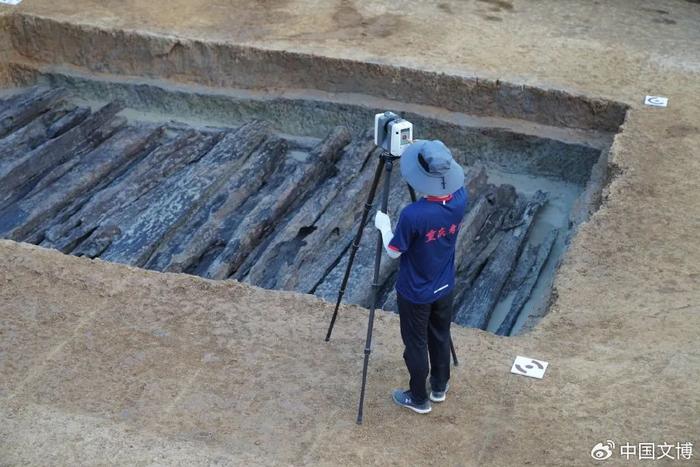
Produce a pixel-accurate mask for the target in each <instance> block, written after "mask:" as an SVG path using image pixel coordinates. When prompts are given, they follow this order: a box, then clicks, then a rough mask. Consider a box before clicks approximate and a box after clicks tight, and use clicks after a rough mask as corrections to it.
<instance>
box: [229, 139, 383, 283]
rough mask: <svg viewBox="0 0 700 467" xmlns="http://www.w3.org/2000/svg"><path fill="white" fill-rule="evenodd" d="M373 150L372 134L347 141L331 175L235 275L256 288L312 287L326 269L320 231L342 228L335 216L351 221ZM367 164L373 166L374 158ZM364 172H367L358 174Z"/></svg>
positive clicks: (365, 180)
mask: <svg viewBox="0 0 700 467" xmlns="http://www.w3.org/2000/svg"><path fill="white" fill-rule="evenodd" d="M374 150H375V146H374V142H373V141H372V139H371V135H363V137H360V138H357V139H356V140H355V141H353V142H352V143H351V144H349V145H348V146H347V147H346V148H345V149H344V150H343V155H342V156H341V158H340V160H339V161H338V163H337V164H336V174H335V175H334V176H331V177H329V178H328V179H327V180H325V181H324V182H323V185H321V186H320V187H319V188H318V190H316V191H315V192H314V193H312V194H311V196H309V198H308V199H307V200H306V202H305V203H304V204H303V205H302V206H301V207H300V208H299V209H298V210H296V211H295V212H294V213H293V214H292V215H291V216H289V217H290V218H289V219H288V220H286V221H285V222H284V223H283V225H282V226H281V227H280V228H278V229H277V230H276V231H275V234H274V235H273V236H272V239H271V240H270V241H269V242H268V243H266V244H262V245H261V246H260V247H258V249H256V250H255V251H254V252H253V253H251V255H250V256H249V260H250V262H249V263H250V264H249V266H248V265H246V264H245V263H244V264H243V265H242V266H241V268H240V269H239V271H240V272H241V274H236V275H235V276H234V277H235V278H236V279H238V280H244V281H246V282H248V283H251V284H254V285H257V286H260V287H266V288H270V289H278V288H285V289H287V290H294V285H296V284H298V281H299V280H300V279H301V280H305V281H307V282H310V283H311V285H308V286H302V287H304V288H305V289H306V290H305V292H308V291H309V290H311V288H312V287H313V286H314V285H316V284H317V283H318V282H319V281H320V280H321V279H322V277H323V276H322V274H323V272H324V271H325V267H324V265H323V261H324V260H323V258H327V256H326V255H327V254H328V249H327V247H326V246H325V245H324V242H323V241H322V238H323V236H324V234H326V235H328V234H330V233H331V231H333V230H334V229H338V232H340V229H341V228H343V227H341V226H340V222H339V220H340V218H350V222H349V223H348V225H352V223H353V219H354V214H355V212H356V210H357V209H358V207H361V204H360V203H361V202H362V201H361V200H360V197H361V196H362V195H364V194H365V193H364V192H365V190H366V189H367V188H368V184H369V183H368V180H367V179H368V178H370V177H371V175H372V174H371V172H372V170H371V169H368V170H364V169H366V168H367V165H368V164H367V162H368V158H370V155H371V154H372V153H373V151H374ZM369 162H370V163H369V165H373V163H374V162H376V161H375V160H374V159H370V161H369ZM363 173H364V174H368V175H369V176H365V177H363V176H362V175H363ZM358 178H360V179H362V180H359V181H358ZM346 228H347V226H346V227H345V228H344V229H346ZM317 260H318V261H317ZM246 262H248V261H246ZM317 262H318V264H316V263H317ZM304 265H306V267H304ZM314 265H316V266H314ZM302 269H303V271H302ZM241 270H242V271H241ZM302 276H303V278H302Z"/></svg>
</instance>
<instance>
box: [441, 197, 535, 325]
mask: <svg viewBox="0 0 700 467" xmlns="http://www.w3.org/2000/svg"><path fill="white" fill-rule="evenodd" d="M545 202H546V195H545V194H544V193H543V192H540V191H538V192H537V193H536V194H535V195H534V197H533V198H532V199H531V200H530V201H529V202H528V203H527V204H526V205H525V209H524V212H523V214H522V215H521V216H520V217H519V219H518V221H517V222H516V223H515V224H513V225H514V227H513V228H511V229H510V230H508V231H507V232H506V234H505V237H504V238H503V240H501V241H500V242H499V245H498V248H497V249H496V251H495V252H494V254H493V255H492V256H491V257H490V258H489V260H488V262H487V263H486V266H484V269H483V270H482V271H481V272H480V274H479V276H478V277H477V278H476V280H475V281H474V284H473V285H472V287H471V289H470V290H469V291H468V293H467V295H466V298H465V300H464V302H463V303H462V304H461V305H460V306H459V308H458V309H457V312H456V316H455V321H456V322H457V323H458V324H462V325H464V326H468V327H475V328H479V329H485V328H486V325H487V324H488V321H489V318H490V316H491V312H492V311H493V307H494V306H495V304H496V301H497V300H498V297H499V296H500V293H501V290H502V288H503V285H504V284H505V282H506V280H507V279H508V277H509V276H510V274H511V271H512V269H513V266H514V264H515V260H516V259H517V257H518V255H519V253H520V247H521V245H522V244H523V242H524V240H525V238H526V237H527V235H528V233H529V230H530V226H531V224H532V221H533V219H534V217H535V215H536V214H537V212H538V211H539V209H540V208H541V207H542V205H543V204H544V203H545Z"/></svg>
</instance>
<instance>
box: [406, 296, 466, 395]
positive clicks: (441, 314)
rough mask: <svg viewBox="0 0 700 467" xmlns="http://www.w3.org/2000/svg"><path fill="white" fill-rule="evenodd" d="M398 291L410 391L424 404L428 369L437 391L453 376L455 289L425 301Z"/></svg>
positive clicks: (433, 386) (441, 389) (432, 385)
mask: <svg viewBox="0 0 700 467" xmlns="http://www.w3.org/2000/svg"><path fill="white" fill-rule="evenodd" d="M396 295H397V301H398V304H399V316H400V318H401V339H403V344H404V346H406V348H405V350H404V352H403V359H404V361H405V362H406V367H407V368H408V373H409V374H410V375H411V380H410V388H411V395H412V396H413V399H414V402H416V403H418V404H421V403H423V402H425V400H426V399H427V398H428V392H427V389H426V387H425V381H426V379H427V378H428V371H430V386H431V388H432V389H433V390H434V391H444V390H445V387H446V386H447V381H448V380H449V379H450V323H451V322H452V301H453V299H454V292H450V293H449V294H448V295H446V296H444V297H443V298H441V299H439V300H437V301H435V302H433V303H426V304H423V305H419V304H416V303H412V302H410V301H408V300H407V299H406V298H405V297H403V296H402V295H401V294H400V293H397V294H396ZM428 358H430V362H428Z"/></svg>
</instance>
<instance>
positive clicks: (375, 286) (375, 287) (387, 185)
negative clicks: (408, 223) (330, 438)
mask: <svg viewBox="0 0 700 467" xmlns="http://www.w3.org/2000/svg"><path fill="white" fill-rule="evenodd" d="M393 165H394V163H393V161H392V160H391V159H388V160H387V161H386V166H385V167H386V177H385V178H384V192H383V193H382V207H381V210H382V212H387V207H388V205H389V190H390V189H391V169H392V167H393ZM383 249H384V245H383V243H382V233H381V232H379V231H377V250H376V254H375V256H374V278H373V279H372V308H370V309H369V320H368V322H367V340H366V341H365V361H364V363H363V366H362V388H361V389H360V404H359V407H358V409H357V424H358V425H361V424H362V412H363V409H364V405H365V387H366V386H367V367H368V365H369V354H370V353H371V352H372V330H373V328H374V312H375V310H376V308H377V302H378V301H379V288H380V286H381V284H380V283H379V267H380V266H381V262H382V250H383Z"/></svg>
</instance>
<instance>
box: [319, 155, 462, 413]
mask: <svg viewBox="0 0 700 467" xmlns="http://www.w3.org/2000/svg"><path fill="white" fill-rule="evenodd" d="M396 159H399V157H398V156H394V155H392V154H391V153H389V152H387V151H383V152H382V154H381V155H380V156H379V164H378V165H377V170H376V172H375V173H374V180H373V181H372V186H371V188H370V190H369V194H368V195H367V202H366V203H365V207H364V210H363V211H362V218H361V219H360V225H359V226H358V228H357V234H356V235H355V240H354V241H353V243H352V249H351V250H350V257H349V258H348V265H347V267H346V269H345V275H344V276H343V281H342V283H341V284H340V290H339V291H338V299H337V300H336V302H335V309H334V310H333V316H332V317H331V322H330V325H329V326H328V332H327V333H326V342H328V341H329V340H330V338H331V333H332V332H333V326H334V325H335V320H336V318H337V317H338V309H339V307H340V302H341V300H342V299H343V295H344V294H345V287H346V286H347V284H348V279H349V278H350V271H351V270H352V263H353V262H354V261H355V254H356V253H357V250H358V248H359V247H360V241H361V240H362V232H363V231H364V229H365V224H366V223H367V218H368V217H369V212H370V210H371V209H372V206H373V203H374V196H375V194H376V192H377V187H378V186H379V180H380V179H381V177H382V172H385V177H384V187H383V192H382V200H381V201H382V204H381V211H382V212H384V213H386V212H387V211H388V205H389V192H390V191H391V172H392V170H393V168H394V161H395V160H396ZM406 185H407V186H408V191H409V193H410V195H411V201H415V200H416V192H415V190H414V189H413V187H412V186H411V185H408V184H406ZM383 249H384V245H383V243H382V234H381V232H379V231H377V247H376V253H375V257H374V278H373V279H372V307H371V308H370V309H369V320H368V323H367V339H366V341H365V360H364V364H363V367H362V388H361V389H360V403H359V406H358V409H357V424H358V425H360V424H362V415H363V408H364V402H365V387H366V385H367V367H368V365H369V354H370V353H371V352H372V331H373V329H374V313H375V310H376V309H377V305H378V303H377V302H378V301H379V292H380V287H381V284H380V283H379V269H380V266H381V261H382V250H383ZM450 351H451V352H452V360H453V362H454V365H455V366H457V365H459V362H458V361H457V352H456V351H455V346H454V344H453V342H452V338H451V337H450Z"/></svg>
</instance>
